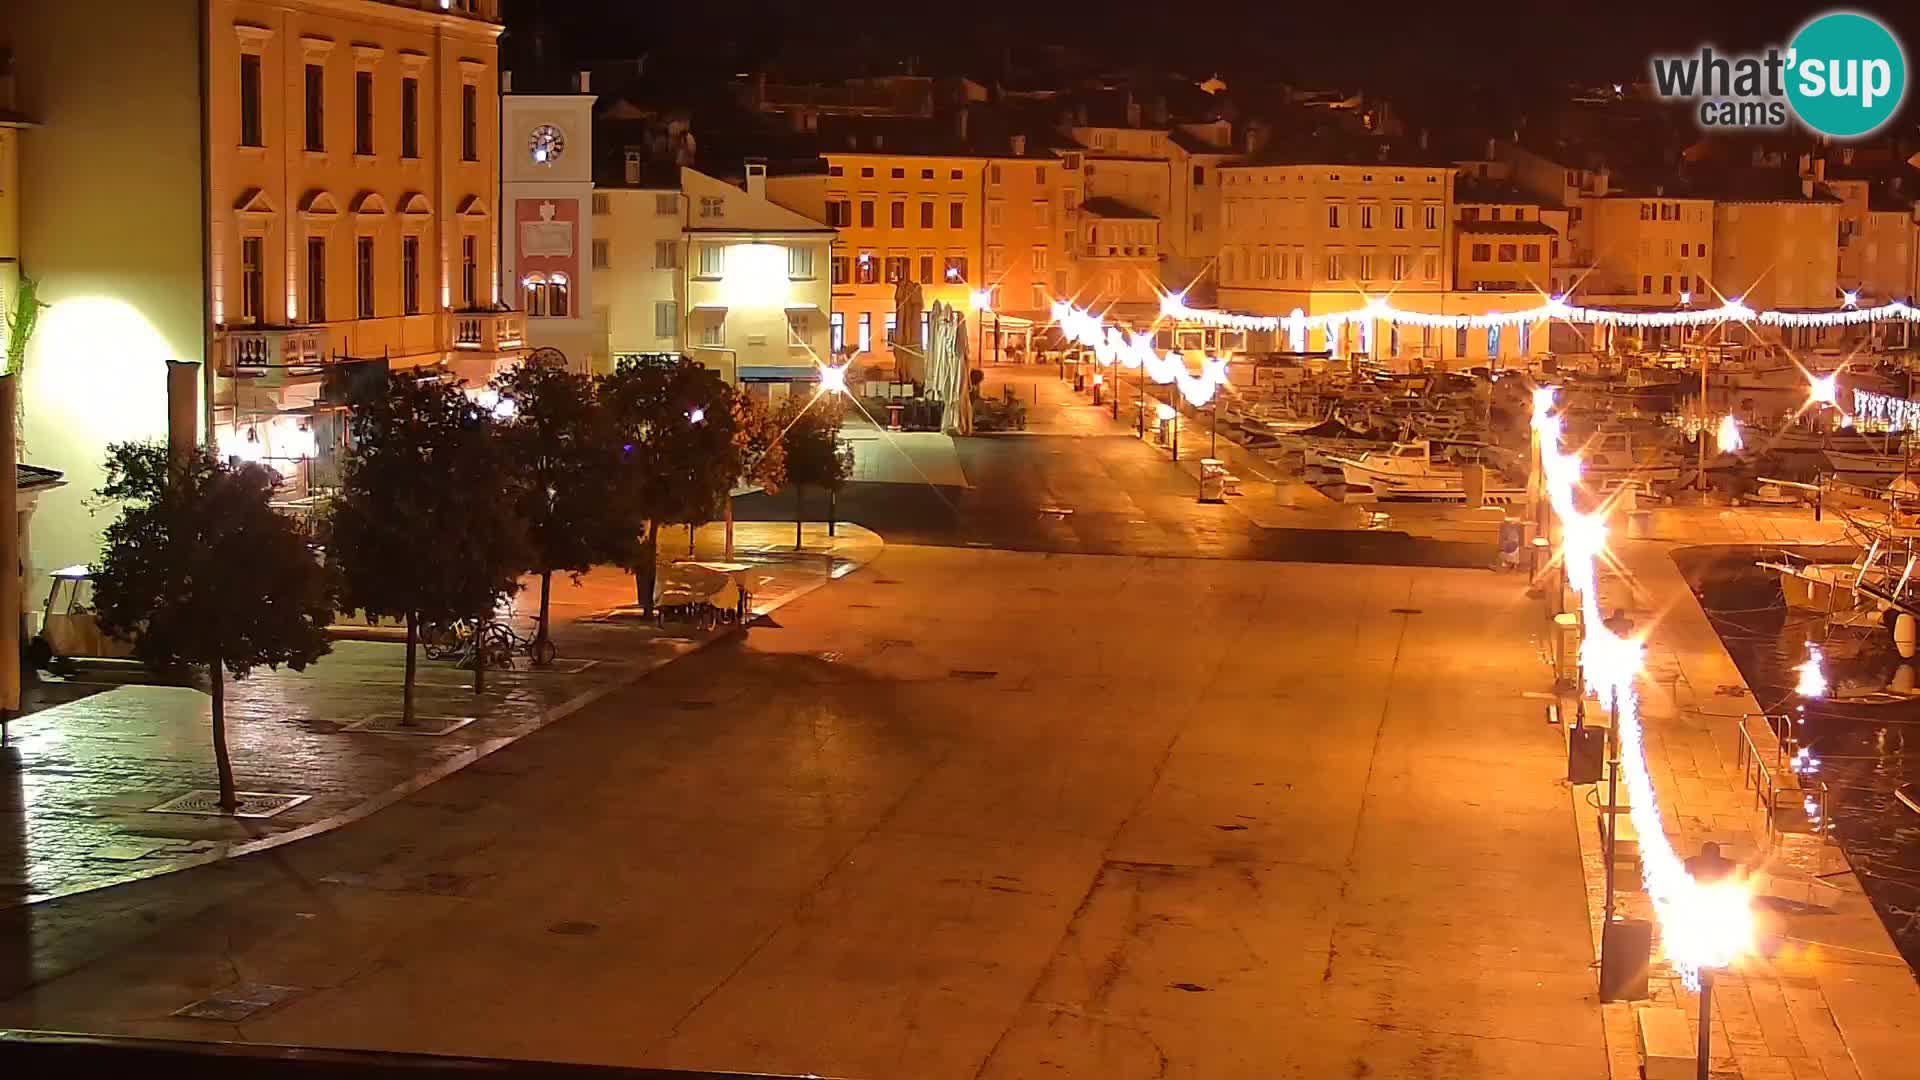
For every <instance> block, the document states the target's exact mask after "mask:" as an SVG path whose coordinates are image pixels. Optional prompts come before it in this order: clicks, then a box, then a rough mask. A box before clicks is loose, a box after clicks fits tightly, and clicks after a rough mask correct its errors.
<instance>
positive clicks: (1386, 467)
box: [1321, 439, 1527, 501]
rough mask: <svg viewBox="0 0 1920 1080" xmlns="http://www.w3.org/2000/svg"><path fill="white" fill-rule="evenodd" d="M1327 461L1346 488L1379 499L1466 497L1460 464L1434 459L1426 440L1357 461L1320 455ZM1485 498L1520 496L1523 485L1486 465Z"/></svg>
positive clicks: (1361, 456)
mask: <svg viewBox="0 0 1920 1080" xmlns="http://www.w3.org/2000/svg"><path fill="white" fill-rule="evenodd" d="M1321 457H1322V458H1323V459H1324V460H1326V461H1327V462H1329V463H1331V464H1333V465H1337V466H1339V468H1340V477H1341V481H1342V482H1343V483H1345V484H1346V486H1347V487H1348V488H1364V489H1367V490H1370V491H1372V492H1373V493H1374V496H1375V497H1376V498H1380V499H1425V500H1436V501H1459V500H1464V499H1465V498H1466V497H1467V485H1466V476H1465V473H1464V472H1462V470H1461V463H1459V462H1456V461H1449V460H1445V459H1444V458H1443V459H1436V458H1435V457H1434V454H1433V443H1432V442H1431V441H1429V440H1427V439H1415V440H1414V441H1412V442H1404V443H1394V444H1393V445H1392V446H1391V447H1388V448H1387V449H1386V450H1382V451H1373V452H1369V453H1365V454H1362V455H1360V456H1359V457H1357V458H1351V457H1343V456H1340V455H1338V454H1322V455H1321ZM1482 493H1483V494H1484V495H1486V496H1488V497H1509V498H1515V497H1522V496H1525V495H1526V493H1527V489H1526V487H1525V486H1524V485H1520V484H1515V483H1513V482H1511V481H1509V480H1508V479H1507V478H1506V477H1505V476H1504V475H1502V473H1501V472H1500V470H1499V469H1497V468H1495V467H1494V466H1493V465H1492V464H1488V465H1487V469H1486V484H1485V488H1484V490H1483V492H1482Z"/></svg>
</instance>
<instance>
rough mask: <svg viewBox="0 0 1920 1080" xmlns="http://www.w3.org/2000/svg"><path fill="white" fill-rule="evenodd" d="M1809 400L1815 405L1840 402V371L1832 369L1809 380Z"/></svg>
mask: <svg viewBox="0 0 1920 1080" xmlns="http://www.w3.org/2000/svg"><path fill="white" fill-rule="evenodd" d="M1807 401H1808V402H1810V403H1811V404H1814V405H1837V404H1839V402H1840V373H1839V372H1837V371H1830V372H1828V373H1827V374H1825V375H1821V376H1817V377H1814V378H1811V379H1809V380H1808V386H1807Z"/></svg>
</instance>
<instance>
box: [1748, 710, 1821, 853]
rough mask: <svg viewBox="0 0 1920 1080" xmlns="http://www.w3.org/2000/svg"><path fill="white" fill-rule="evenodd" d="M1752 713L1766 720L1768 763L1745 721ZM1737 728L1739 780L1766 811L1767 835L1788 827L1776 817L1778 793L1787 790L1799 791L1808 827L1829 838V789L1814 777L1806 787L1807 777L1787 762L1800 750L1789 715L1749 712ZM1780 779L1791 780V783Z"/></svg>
mask: <svg viewBox="0 0 1920 1080" xmlns="http://www.w3.org/2000/svg"><path fill="white" fill-rule="evenodd" d="M1755 716H1758V717H1760V718H1761V719H1762V720H1765V721H1766V722H1767V730H1768V732H1769V733H1770V734H1772V736H1773V754H1772V758H1773V761H1772V764H1771V765H1769V764H1768V762H1767V755H1766V753H1765V752H1764V751H1762V750H1761V749H1760V747H1759V746H1758V745H1757V744H1756V743H1755V742H1754V741H1753V732H1751V731H1749V730H1748V729H1747V721H1748V720H1749V719H1751V718H1752V717H1755ZM1739 731H1740V744H1739V746H1738V748H1737V753H1736V761H1737V763H1738V764H1739V767H1740V778H1741V784H1742V786H1743V787H1750V788H1752V789H1753V795H1754V801H1755V803H1756V804H1757V805H1758V807H1759V808H1760V809H1761V810H1763V811H1764V812H1765V813H1766V817H1767V836H1768V839H1769V840H1771V839H1772V838H1773V837H1775V836H1778V835H1779V834H1780V833H1781V832H1783V831H1789V830H1783V829H1781V828H1780V821H1779V812H1780V809H1781V806H1780V793H1781V792H1782V791H1788V792H1798V793H1799V794H1800V796H1801V799H1802V808H1803V810H1804V812H1805V815H1806V818H1807V821H1808V823H1809V824H1810V825H1811V826H1812V830H1811V831H1812V832H1814V833H1816V834H1818V835H1819V836H1820V838H1821V839H1822V840H1830V839H1831V830H1830V829H1829V828H1828V827H1827V825H1828V820H1829V819H1828V816H1827V811H1828V799H1829V796H1830V794H1831V793H1830V791H1829V790H1828V788H1827V783H1826V781H1824V780H1815V781H1813V785H1814V786H1812V787H1808V786H1807V783H1806V779H1805V778H1803V777H1801V776H1800V775H1798V774H1797V773H1795V772H1794V771H1793V769H1792V767H1791V765H1789V764H1788V763H1789V762H1791V761H1792V760H1793V758H1794V756H1795V755H1797V754H1798V753H1799V745H1798V740H1797V739H1795V738H1794V735H1793V723H1792V717H1789V716H1783V715H1780V714H1778V713H1748V714H1746V715H1745V716H1742V717H1741V718H1740V725H1739ZM1783 781H1791V786H1788V784H1787V783H1783ZM1790 831H1794V832H1798V831H1800V830H1797V829H1795V830H1790Z"/></svg>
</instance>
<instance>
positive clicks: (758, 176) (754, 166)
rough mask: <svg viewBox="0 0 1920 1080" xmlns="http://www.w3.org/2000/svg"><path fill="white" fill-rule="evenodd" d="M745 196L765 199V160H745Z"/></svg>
mask: <svg viewBox="0 0 1920 1080" xmlns="http://www.w3.org/2000/svg"><path fill="white" fill-rule="evenodd" d="M747 194H748V195H751V196H753V197H754V198H756V199H764V198H766V197H767V162H766V159H765V158H748V159H747Z"/></svg>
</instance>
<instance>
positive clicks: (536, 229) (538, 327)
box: [500, 71, 607, 371]
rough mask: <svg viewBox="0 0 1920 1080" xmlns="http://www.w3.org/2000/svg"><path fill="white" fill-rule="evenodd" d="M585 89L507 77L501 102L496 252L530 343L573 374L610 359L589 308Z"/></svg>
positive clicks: (584, 83)
mask: <svg viewBox="0 0 1920 1080" xmlns="http://www.w3.org/2000/svg"><path fill="white" fill-rule="evenodd" d="M588 85H589V84H588V79H587V73H586V72H584V71H583V72H581V73H580V74H579V75H578V76H577V77H576V79H575V82H574V87H575V89H574V91H573V92H572V93H564V94H522V93H515V92H514V91H513V88H512V78H511V75H509V76H508V77H507V79H506V86H504V87H503V88H502V92H501V96H500V231H501V237H500V251H501V255H502V265H503V266H504V267H505V268H506V274H507V280H508V281H509V282H511V284H512V286H513V293H512V296H513V301H512V303H513V306H514V307H516V308H519V309H520V310H522V311H525V312H526V313H527V344H528V346H529V347H531V348H535V349H538V348H541V347H543V346H545V347H551V348H555V349H559V350H560V351H561V352H563V353H565V354H566V356H567V363H568V366H569V367H571V368H572V369H573V370H575V371H595V370H598V369H600V368H603V367H605V365H606V360H607V358H606V357H604V356H602V355H600V354H601V353H603V352H604V351H605V350H606V334H605V331H604V329H603V328H602V327H601V326H600V325H599V319H598V317H597V316H596V315H595V314H594V308H593V261H592V254H591V253H592V251H593V102H594V97H593V95H592V94H591V93H589V92H588ZM505 291H506V290H502V292H503V293H504V292H505ZM502 299H505V297H504V296H503V297H502Z"/></svg>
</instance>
